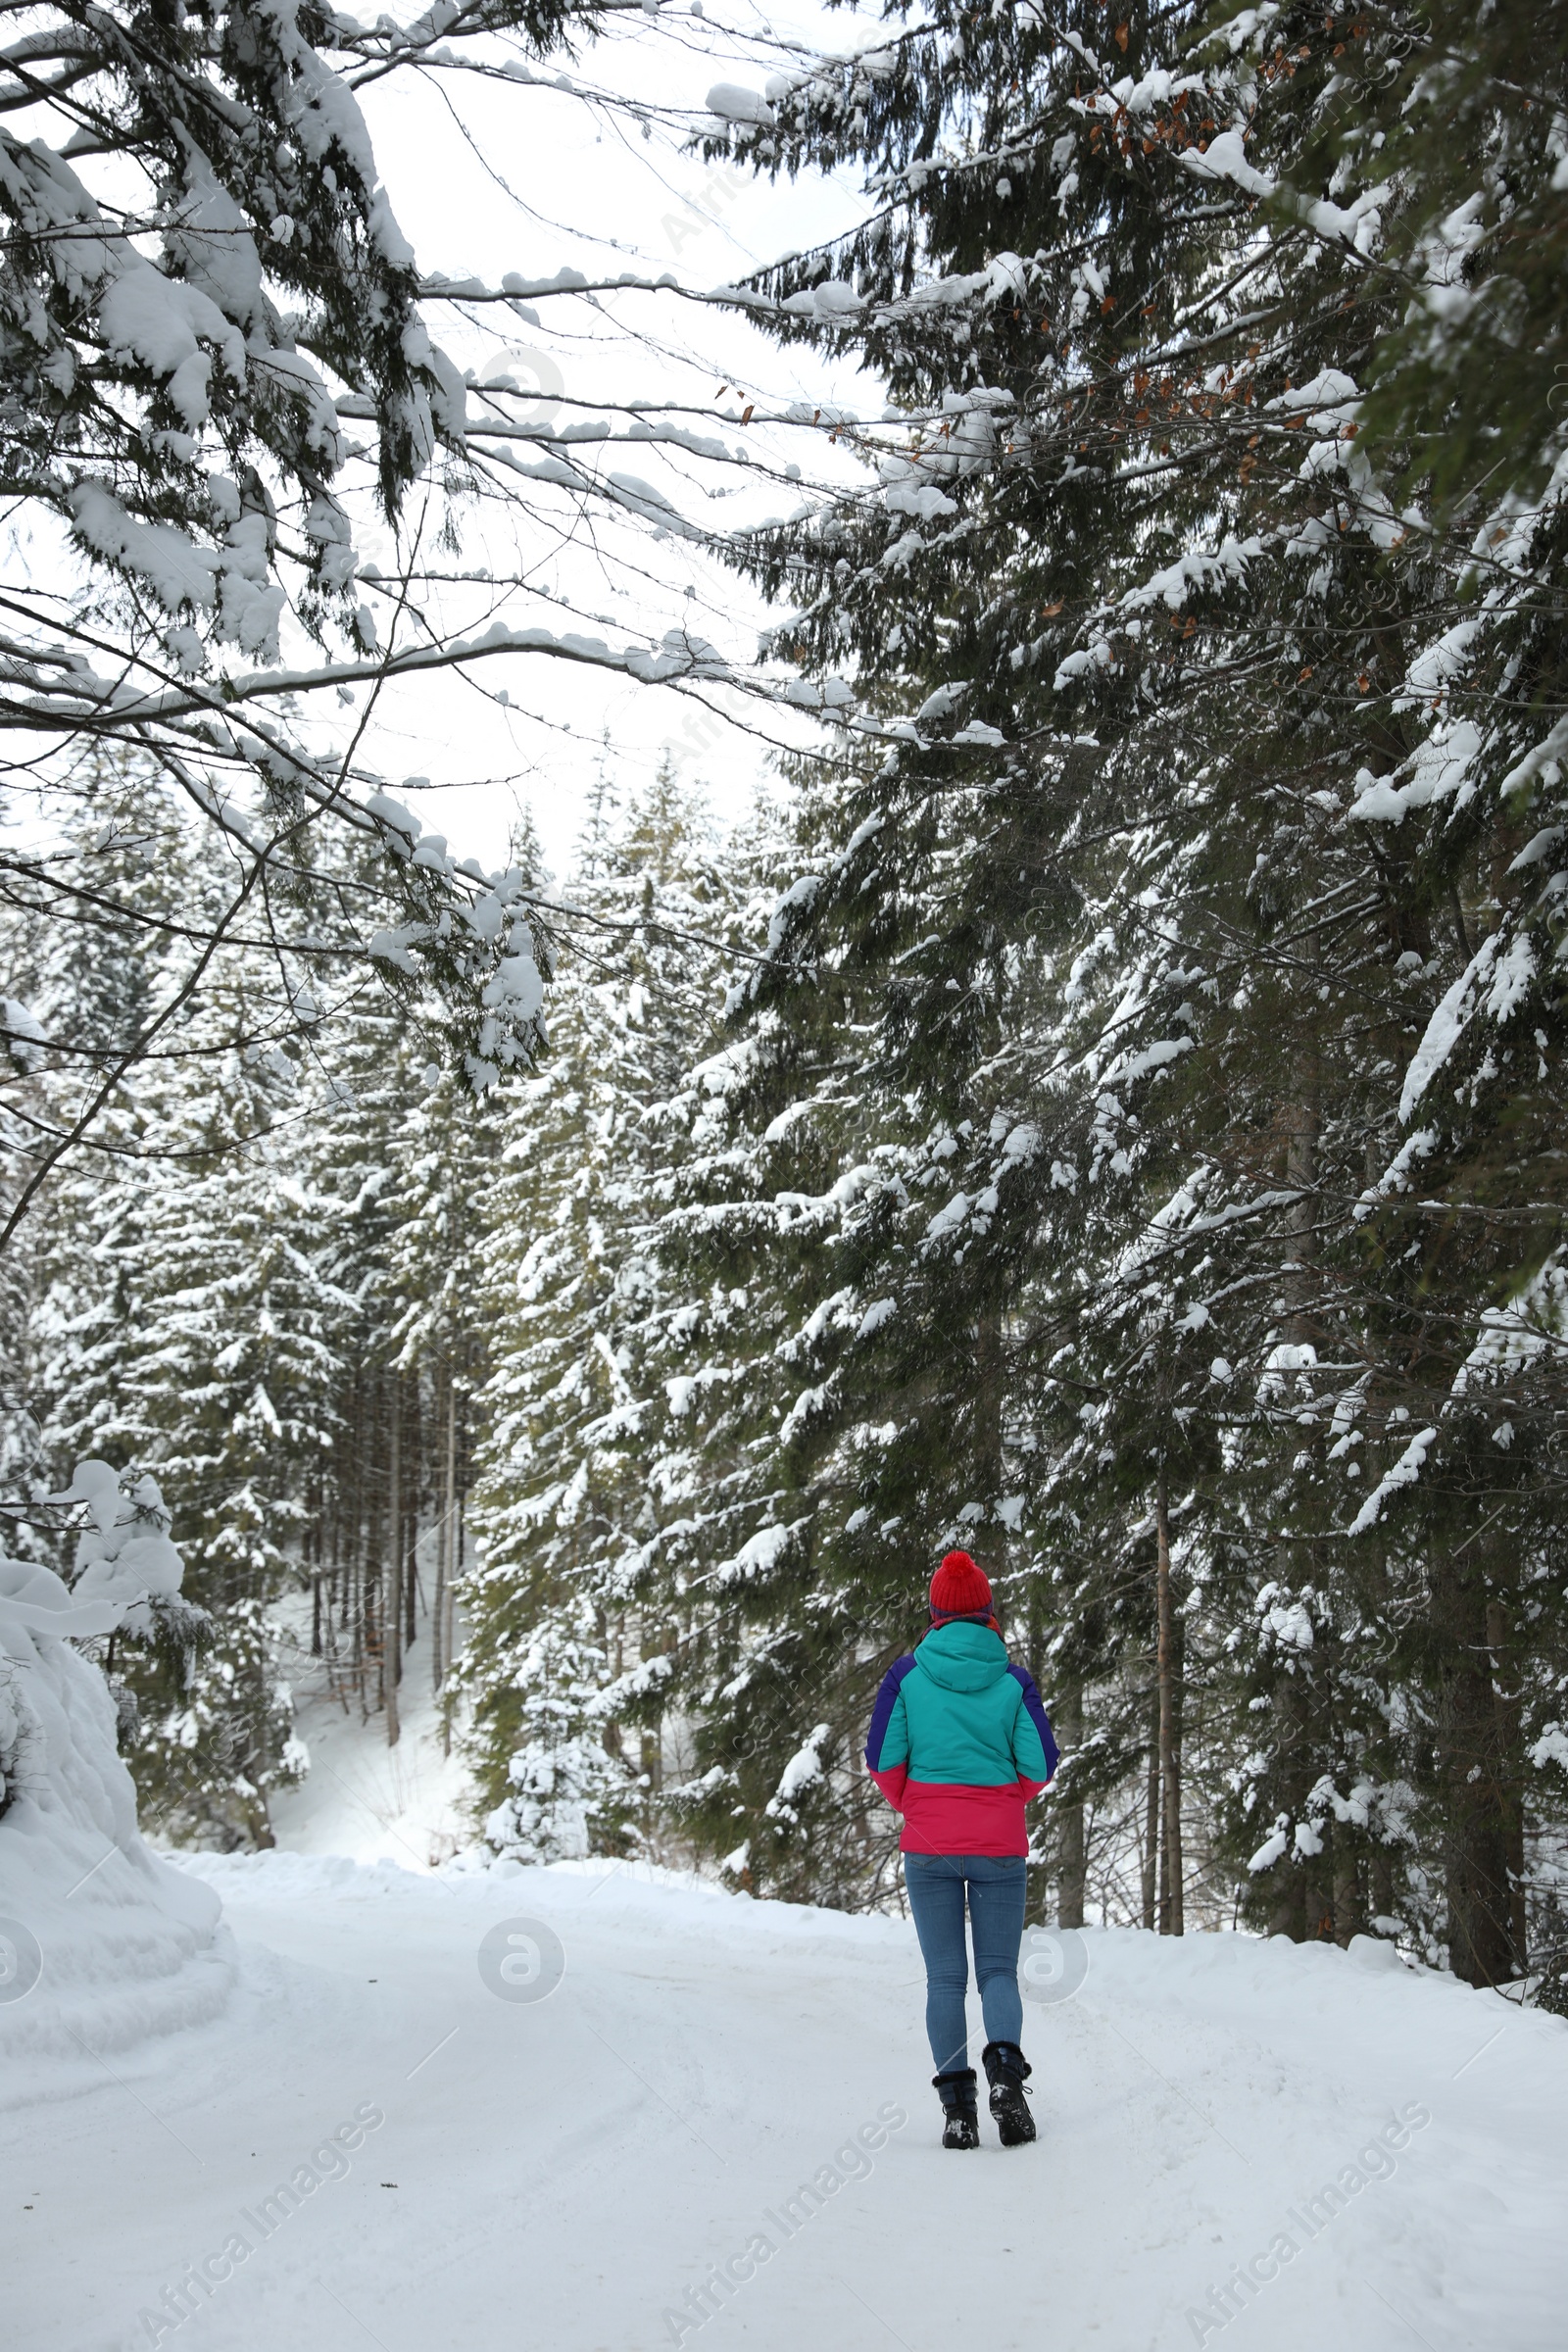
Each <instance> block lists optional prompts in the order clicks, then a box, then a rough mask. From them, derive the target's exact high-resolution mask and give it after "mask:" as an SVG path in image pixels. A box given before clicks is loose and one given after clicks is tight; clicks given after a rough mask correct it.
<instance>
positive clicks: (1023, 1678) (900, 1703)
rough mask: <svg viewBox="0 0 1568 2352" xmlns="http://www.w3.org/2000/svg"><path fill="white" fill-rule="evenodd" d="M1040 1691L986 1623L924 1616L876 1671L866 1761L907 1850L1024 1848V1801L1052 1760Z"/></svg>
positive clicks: (985, 1851) (1005, 1851)
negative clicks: (894, 1659) (910, 1646)
mask: <svg viewBox="0 0 1568 2352" xmlns="http://www.w3.org/2000/svg"><path fill="white" fill-rule="evenodd" d="M1057 1753H1058V1751H1057V1747H1056V1742H1055V1740H1054V1738H1053V1737H1052V1731H1051V1725H1050V1724H1049V1723H1048V1722H1047V1720H1046V1710H1045V1708H1044V1707H1043V1706H1042V1705H1041V1703H1040V1693H1039V1691H1037V1690H1036V1689H1035V1687H1034V1684H1033V1682H1032V1681H1031V1680H1030V1678H1029V1676H1028V1674H1027V1673H1026V1672H1025V1671H1024V1669H1023V1667H1021V1666H1009V1665H1008V1663H1007V1651H1006V1645H1005V1642H1003V1639H1002V1636H1001V1635H1000V1634H999V1633H997V1632H996V1631H995V1630H994V1628H993V1627H991V1626H989V1625H986V1624H983V1623H981V1622H980V1621H979V1620H977V1619H975V1618H972V1617H954V1618H950V1619H949V1620H948V1621H947V1622H946V1623H945V1624H942V1625H937V1626H933V1627H932V1629H931V1631H930V1633H928V1634H927V1635H926V1637H925V1640H924V1641H923V1642H921V1643H920V1646H919V1648H918V1649H917V1650H916V1651H915V1653H914V1655H913V1657H912V1658H900V1659H899V1661H898V1663H897V1664H896V1665H894V1666H890V1667H889V1669H888V1671H887V1673H886V1675H885V1676H884V1678H883V1682H882V1688H881V1690H880V1691H878V1692H877V1695H876V1705H875V1707H874V1708H873V1709H872V1713H871V1730H870V1734H869V1737H868V1738H867V1740H866V1743H865V1762H866V1769H867V1770H868V1772H869V1773H870V1775H871V1778H872V1780H874V1781H875V1783H876V1785H877V1787H878V1788H879V1789H881V1791H882V1793H883V1795H884V1796H885V1797H886V1798H887V1800H888V1803H889V1804H890V1805H891V1806H892V1807H893V1809H894V1811H895V1812H897V1813H902V1814H903V1815H904V1835H903V1837H902V1838H900V1840H899V1845H900V1849H901V1851H902V1852H904V1853H907V1854H1026V1853H1027V1852H1028V1851H1029V1838H1028V1833H1027V1831H1026V1830H1025V1828H1024V1818H1023V1809H1024V1806H1025V1805H1026V1804H1027V1803H1028V1801H1029V1799H1030V1798H1031V1797H1032V1796H1038V1795H1039V1794H1040V1791H1041V1789H1043V1788H1044V1787H1045V1786H1046V1783H1047V1782H1048V1781H1049V1780H1050V1779H1051V1776H1052V1774H1053V1773H1054V1771H1055V1769H1056V1758H1057Z"/></svg>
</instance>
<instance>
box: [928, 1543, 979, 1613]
mask: <svg viewBox="0 0 1568 2352" xmlns="http://www.w3.org/2000/svg"><path fill="white" fill-rule="evenodd" d="M990 1607H991V1587H990V1585H989V1584H988V1583H987V1581H986V1579H985V1576H984V1575H983V1573H982V1572H981V1570H980V1569H978V1568H977V1567H976V1566H975V1564H974V1562H973V1560H971V1559H970V1557H969V1554H968V1553H967V1552H966V1551H950V1552H949V1553H948V1556H947V1558H946V1559H945V1560H944V1561H943V1563H942V1565H941V1567H940V1568H939V1569H938V1570H937V1572H936V1574H935V1576H934V1577H933V1578H932V1579H931V1614H932V1616H933V1617H978V1616H979V1615H980V1613H981V1611H982V1610H989V1609H990Z"/></svg>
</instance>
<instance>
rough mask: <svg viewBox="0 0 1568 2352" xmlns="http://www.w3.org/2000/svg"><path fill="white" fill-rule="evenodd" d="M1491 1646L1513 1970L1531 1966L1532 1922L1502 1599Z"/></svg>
mask: <svg viewBox="0 0 1568 2352" xmlns="http://www.w3.org/2000/svg"><path fill="white" fill-rule="evenodd" d="M1487 1647H1488V1648H1489V1649H1490V1650H1491V1652H1492V1690H1493V1701H1494V1704H1495V1707H1496V1710H1497V1746H1498V1750H1499V1752H1500V1755H1501V1759H1502V1836H1503V1847H1504V1851H1505V1853H1506V1856H1507V1863H1508V1895H1509V1903H1508V1931H1509V1936H1510V1937H1511V1940H1512V1943H1513V1958H1514V1966H1515V1967H1516V1968H1517V1969H1518V1971H1519V1973H1520V1975H1521V1976H1523V1975H1526V1974H1527V1973H1528V1971H1529V1967H1530V1921H1529V1917H1528V1914H1527V1911H1526V1908H1525V1797H1524V1784H1523V1775H1522V1772H1521V1769H1520V1767H1521V1765H1522V1763H1523V1756H1522V1754H1521V1752H1520V1751H1521V1747H1522V1744H1523V1743H1522V1740H1521V1738H1520V1723H1519V1698H1518V1675H1517V1670H1516V1666H1515V1661H1514V1656H1513V1641H1512V1638H1511V1635H1510V1633H1509V1628H1508V1613H1507V1611H1506V1609H1505V1608H1504V1607H1503V1604H1502V1602H1501V1601H1500V1600H1489V1601H1488V1603H1487Z"/></svg>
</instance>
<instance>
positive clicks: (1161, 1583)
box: [1154, 1465, 1184, 1936]
mask: <svg viewBox="0 0 1568 2352" xmlns="http://www.w3.org/2000/svg"><path fill="white" fill-rule="evenodd" d="M1168 1503H1169V1497H1168V1495H1167V1494H1166V1489H1165V1471H1164V1467H1163V1465H1161V1468H1160V1473H1159V1483H1158V1486H1157V1488H1156V1490H1155V1496H1154V1576H1155V1592H1156V1596H1157V1599H1158V1604H1159V1663H1158V1675H1159V1780H1160V1789H1161V1792H1162V1796H1163V1802H1162V1804H1161V1807H1160V1814H1161V1821H1162V1825H1163V1828H1164V1833H1165V1834H1164V1837H1163V1838H1162V1839H1161V1840H1160V1871H1159V1932H1160V1934H1161V1935H1162V1936H1180V1935H1181V1934H1182V1933H1183V1929H1184V1922H1183V1917H1182V1783H1181V1731H1180V1725H1179V1708H1180V1692H1179V1686H1178V1677H1177V1664H1176V1632H1175V1623H1174V1612H1173V1609H1172V1605H1171V1591H1170V1519H1169V1512H1168Z"/></svg>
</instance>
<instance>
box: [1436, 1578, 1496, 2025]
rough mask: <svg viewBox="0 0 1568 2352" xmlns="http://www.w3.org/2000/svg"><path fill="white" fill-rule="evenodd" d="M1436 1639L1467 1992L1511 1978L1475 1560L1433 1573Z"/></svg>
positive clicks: (1455, 1963)
mask: <svg viewBox="0 0 1568 2352" xmlns="http://www.w3.org/2000/svg"><path fill="white" fill-rule="evenodd" d="M1430 1576H1431V1591H1432V1608H1433V1619H1434V1631H1435V1633H1436V1634H1437V1636H1438V1638H1439V1645H1440V1646H1439V1687H1438V1705H1437V1710H1436V1712H1437V1740H1436V1760H1437V1766H1438V1775H1439V1780H1440V1784H1441V1789H1442V1799H1443V1805H1444V1815H1445V1821H1444V1827H1445V1840H1444V1842H1445V1848H1446V1852H1445V1863H1446V1873H1445V1875H1446V1882H1447V1897H1448V1962H1449V1966H1450V1967H1451V1968H1452V1970H1453V1973H1454V1975H1455V1976H1456V1977H1460V1978H1462V1979H1463V1980H1464V1982H1465V1983H1466V1984H1467V1985H1502V1984H1506V1983H1507V1982H1508V1980H1509V1979H1510V1978H1511V1977H1512V1976H1513V1975H1514V1973H1515V1955H1514V1944H1513V1929H1512V1921H1513V1895H1512V1890H1511V1888H1510V1887H1509V1883H1508V1836H1507V1822H1506V1818H1505V1815H1506V1806H1505V1786H1506V1783H1507V1780H1508V1778H1509V1773H1508V1767H1507V1761H1506V1759H1505V1757H1504V1754H1503V1747H1502V1737H1501V1726H1500V1724H1499V1722H1498V1718H1497V1700H1496V1692H1495V1690H1494V1688H1493V1680H1492V1661H1491V1656H1490V1653H1489V1649H1488V1643H1487V1634H1488V1624H1487V1607H1486V1594H1485V1591H1484V1579H1483V1571H1482V1569H1481V1566H1480V1563H1479V1562H1478V1561H1477V1560H1476V1559H1475V1557H1474V1555H1473V1554H1472V1555H1471V1556H1470V1557H1468V1558H1467V1557H1466V1556H1465V1554H1464V1552H1463V1550H1462V1549H1461V1550H1459V1551H1457V1552H1453V1551H1448V1550H1447V1549H1446V1548H1443V1549H1440V1550H1438V1551H1437V1552H1436V1553H1435V1555H1434V1557H1433V1560H1432V1565H1431V1569H1430Z"/></svg>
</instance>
